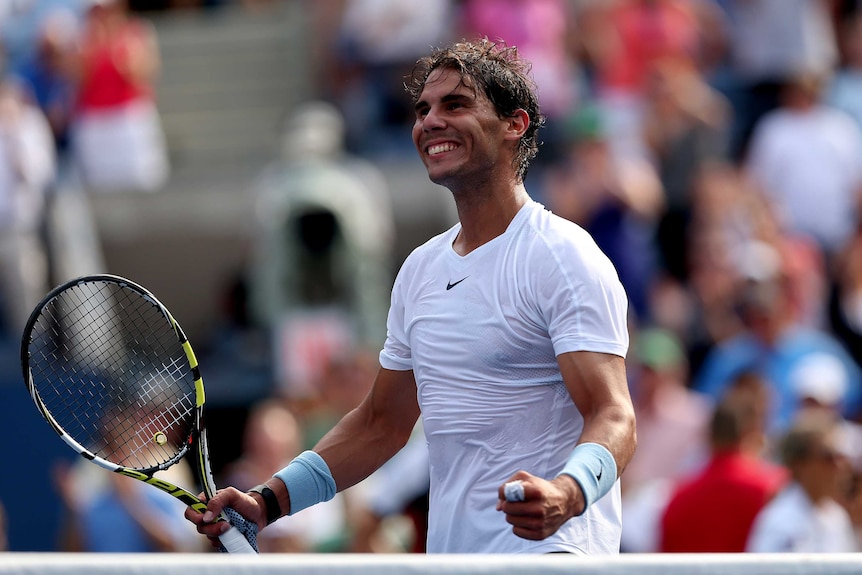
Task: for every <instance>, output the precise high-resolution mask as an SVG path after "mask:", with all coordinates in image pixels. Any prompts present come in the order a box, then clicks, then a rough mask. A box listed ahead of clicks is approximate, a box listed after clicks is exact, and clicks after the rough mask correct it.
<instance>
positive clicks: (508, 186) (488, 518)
mask: <svg viewBox="0 0 862 575" xmlns="http://www.w3.org/2000/svg"><path fill="white" fill-rule="evenodd" d="M528 70H529V64H528V63H527V62H525V61H523V60H521V59H520V58H519V56H518V52H517V49H516V48H514V47H508V46H505V45H501V44H495V43H493V42H490V41H488V40H479V41H476V42H461V43H456V44H454V45H452V46H449V47H446V48H443V49H439V50H436V51H435V52H434V53H433V54H431V55H430V56H428V57H425V58H422V59H420V60H419V62H417V64H416V67H415V68H414V70H413V73H412V74H411V76H410V77H409V78H408V82H407V89H408V92H409V93H410V95H411V96H412V98H413V101H414V109H415V113H416V121H415V124H414V126H413V141H414V144H415V145H416V149H417V151H418V153H419V156H420V157H421V159H422V162H423V163H424V165H425V167H426V168H427V170H428V176H429V177H430V179H431V180H432V181H434V182H435V183H438V184H440V185H443V186H446V187H447V188H448V189H449V190H450V191H451V192H452V196H453V198H454V200H455V205H456V208H457V211H458V216H459V222H458V223H457V224H456V225H455V226H453V227H452V228H451V229H449V230H448V231H446V232H444V233H442V234H440V235H439V236H437V237H435V238H432V239H431V240H429V241H428V242H427V243H425V244H424V245H422V246H420V247H419V248H417V249H416V250H414V252H413V253H412V254H411V255H410V256H409V257H408V258H407V259H406V260H405V262H404V265H403V266H402V268H401V270H400V272H399V274H398V277H397V278H396V280H395V285H394V287H393V290H392V301H391V307H390V310H389V316H388V320H387V331H388V333H387V338H386V342H385V344H384V347H383V350H382V351H381V352H380V365H381V368H380V370H379V372H378V375H377V377H376V379H375V382H374V384H373V387H372V389H371V392H370V393H369V394H368V396H367V397H366V398H365V400H364V401H363V402H362V403H361V404H360V405H359V406H358V407H357V408H356V409H354V410H353V411H352V412H351V413H349V414H348V415H347V416H345V417H344V419H342V420H341V421H340V422H339V423H338V424H337V425H336V426H335V427H334V428H333V429H332V430H331V431H330V432H329V433H328V434H327V435H326V436H325V437H324V438H323V439H322V440H321V441H320V442H319V443H318V444H317V445H316V446H315V448H314V449H313V450H311V451H307V452H305V453H303V454H301V455H300V456H299V457H297V458H296V459H295V460H294V461H293V462H291V463H290V464H289V465H288V466H287V467H285V468H284V469H283V470H281V471H279V472H278V473H276V474H275V475H274V476H273V477H272V478H271V479H270V480H268V481H267V482H266V484H264V485H262V486H259V487H257V488H255V489H253V490H251V491H250V493H248V494H244V493H241V492H239V491H237V490H236V489H233V488H227V489H224V490H222V491H220V492H219V493H218V494H217V495H216V496H215V497H213V498H212V499H211V500H210V502H209V504H208V511H207V513H205V514H203V515H201V514H200V513H198V512H196V511H194V510H189V511H187V512H186V517H187V518H188V519H189V520H190V521H192V522H194V523H196V524H197V525H198V530H199V531H200V532H201V533H204V534H206V535H208V536H209V537H210V538H213V537H215V536H217V535H218V534H219V533H221V532H222V531H223V530H224V529H225V526H223V525H219V524H212V523H209V522H210V521H212V519H213V517H214V516H215V514H216V513H218V512H219V511H220V510H221V509H222V508H223V507H224V506H230V507H232V508H234V509H235V510H237V511H238V512H239V513H241V514H242V515H244V516H245V517H247V518H249V519H250V520H251V521H254V522H256V523H257V524H258V526H259V527H260V528H263V527H264V526H265V525H266V524H267V523H268V522H271V521H274V520H276V519H277V518H278V517H281V516H282V515H285V514H293V513H297V512H298V511H300V510H301V509H304V508H305V507H308V506H309V505H314V504H315V503H318V502H320V501H324V500H326V499H328V498H331V497H332V496H333V495H334V493H335V492H336V491H340V490H343V489H346V488H348V487H350V486H352V485H354V484H356V483H358V482H359V481H361V480H363V479H364V478H366V477H368V476H369V475H370V474H371V473H373V472H374V471H375V470H376V469H378V468H379V467H380V466H381V465H382V464H383V463H384V462H386V461H387V460H388V459H389V458H391V457H392V456H393V455H394V454H395V453H396V452H397V451H398V450H399V449H400V448H401V447H402V446H403V445H404V444H405V442H406V441H407V438H408V437H409V435H410V432H411V430H412V429H413V426H414V424H415V423H416V420H417V418H418V417H419V416H420V415H421V417H422V422H423V426H424V430H425V434H426V437H427V441H428V448H429V454H430V461H431V492H430V511H429V529H428V544H427V549H428V551H429V552H437V553H471V552H478V553H554V552H568V553H578V554H602V553H604V554H607V553H617V552H618V551H619V538H620V527H621V510H620V492H619V484H618V481H617V478H618V477H619V474H620V473H621V472H622V470H623V469H624V468H625V466H626V464H627V463H628V462H629V460H630V459H631V456H632V454H633V452H634V449H635V443H636V440H635V421H634V412H633V408H632V404H631V398H630V397H629V393H628V387H627V382H626V375H625V363H624V357H625V354H626V351H627V348H628V332H627V328H626V311H627V300H626V296H625V293H624V291H623V288H622V286H621V285H620V282H619V280H618V278H617V274H616V272H615V270H614V269H613V266H612V265H611V263H610V261H609V260H608V259H607V258H606V257H605V256H604V254H602V253H601V251H600V250H599V249H598V248H597V247H596V245H595V243H594V242H593V240H592V239H591V238H590V237H589V236H588V235H587V233H586V232H584V231H583V230H582V229H581V228H579V227H578V226H576V225H575V224H573V223H571V222H569V221H567V220H564V219H562V218H559V217H557V216H554V215H553V214H551V213H550V212H548V211H547V210H545V209H544V208H543V207H542V206H541V205H539V204H537V203H536V202H534V201H533V200H531V199H530V197H529V195H528V194H527V191H526V189H525V187H524V177H525V175H526V172H527V168H528V166H529V162H530V160H531V159H532V158H534V157H535V155H536V152H537V150H538V142H537V131H538V129H539V128H540V127H541V125H542V123H543V122H544V118H543V117H542V115H541V113H540V111H539V108H538V104H537V99H536V93H535V88H534V86H533V84H532V82H531V80H530V79H529V75H528Z"/></svg>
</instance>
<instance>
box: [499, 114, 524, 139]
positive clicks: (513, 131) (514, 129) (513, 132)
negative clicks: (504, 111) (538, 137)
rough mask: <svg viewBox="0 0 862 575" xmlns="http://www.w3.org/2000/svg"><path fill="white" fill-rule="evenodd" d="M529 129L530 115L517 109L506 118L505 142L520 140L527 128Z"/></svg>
mask: <svg viewBox="0 0 862 575" xmlns="http://www.w3.org/2000/svg"><path fill="white" fill-rule="evenodd" d="M529 127H530V115H529V114H527V111H526V110H524V109H522V108H518V109H517V110H515V111H514V112H513V113H512V115H511V116H507V117H506V134H505V138H506V139H507V140H520V139H521V136H523V135H524V132H526V131H527V128H529Z"/></svg>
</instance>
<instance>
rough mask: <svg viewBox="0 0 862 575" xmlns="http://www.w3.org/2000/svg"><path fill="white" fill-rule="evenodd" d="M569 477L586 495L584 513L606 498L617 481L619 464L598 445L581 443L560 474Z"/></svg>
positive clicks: (609, 453)
mask: <svg viewBox="0 0 862 575" xmlns="http://www.w3.org/2000/svg"><path fill="white" fill-rule="evenodd" d="M560 475H569V476H570V477H571V478H572V479H574V480H575V481H576V482H577V483H578V485H579V486H580V487H581V491H582V492H583V494H584V511H586V510H587V508H588V507H589V506H590V505H592V504H593V503H595V502H596V501H598V500H599V499H601V498H602V497H604V495H605V494H606V493H607V492H608V491H610V490H611V488H613V486H614V483H616V481H617V462H616V460H615V459H614V456H613V455H611V452H610V451H608V450H607V449H606V448H605V447H604V446H602V445H599V444H598V443H581V444H580V445H578V446H576V447H575V449H574V450H572V454H571V455H570V456H569V460H568V461H567V462H566V465H565V466H563V469H562V471H560V473H559V474H558V477H559V476H560Z"/></svg>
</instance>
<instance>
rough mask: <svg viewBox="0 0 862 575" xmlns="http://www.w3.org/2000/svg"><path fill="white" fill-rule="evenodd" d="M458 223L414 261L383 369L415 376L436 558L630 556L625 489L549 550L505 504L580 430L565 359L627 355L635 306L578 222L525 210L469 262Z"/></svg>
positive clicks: (396, 305)
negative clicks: (514, 487) (520, 526)
mask: <svg viewBox="0 0 862 575" xmlns="http://www.w3.org/2000/svg"><path fill="white" fill-rule="evenodd" d="M459 230H460V224H456V225H455V226H454V227H452V228H451V229H449V230H448V231H446V232H444V233H443V234H441V235H439V236H437V237H435V238H433V239H431V240H429V241H428V242H427V243H425V244H424V245H422V246H420V247H419V248H417V249H416V250H414V252H413V253H412V254H411V255H410V256H409V257H408V258H407V260H406V261H405V262H404V265H403V266H402V268H401V271H400V272H399V274H398V277H397V278H396V280H395V285H394V287H393V290H392V305H391V308H390V312H389V317H388V320H387V330H388V333H387V339H386V343H385V344H384V348H383V350H382V351H381V353H380V362H381V365H382V366H383V367H384V368H386V369H392V370H411V369H412V370H413V372H414V376H415V379H416V384H417V393H418V401H419V406H420V408H421V410H422V419H423V425H424V428H425V434H426V437H427V441H428V448H429V453H430V461H431V466H430V468H431V488H430V489H431V491H430V512H429V531H428V547H427V548H428V552H429V553H544V552H551V551H569V552H573V553H585V554H600V553H617V552H618V551H619V540H620V528H621V512H620V492H619V485H617V486H615V488H614V489H613V490H611V492H610V493H608V494H607V495H606V496H605V497H604V498H602V499H601V500H600V501H598V502H596V503H595V504H594V505H592V506H591V507H590V508H589V509H588V510H587V511H586V513H584V514H583V515H582V516H580V517H576V518H573V519H572V520H570V521H569V522H567V523H566V524H565V525H564V526H563V527H562V528H561V529H560V530H559V531H558V532H557V533H556V534H554V535H553V536H551V537H549V538H548V539H545V540H544V541H538V542H534V541H527V540H525V539H521V538H519V537H517V536H515V535H514V534H513V533H512V530H511V526H510V525H509V524H508V523H506V520H505V516H504V514H503V513H501V512H498V511H497V510H496V508H495V506H496V503H497V489H498V487H499V486H500V485H501V484H502V483H503V482H504V481H506V480H507V479H508V478H509V477H510V476H511V475H512V474H514V473H515V472H516V471H518V470H521V469H523V470H526V471H528V472H530V473H532V474H534V475H537V476H540V477H544V478H546V479H552V478H553V477H555V476H556V475H557V474H558V473H559V471H560V469H561V468H562V467H563V465H564V464H565V462H566V460H567V458H568V456H569V454H570V453H571V451H572V449H573V448H574V446H575V444H576V443H577V440H578V438H579V437H580V434H581V430H582V429H583V424H584V421H583V417H582V415H581V414H580V413H579V412H578V410H577V408H576V407H575V405H574V403H573V401H572V399H571V396H570V395H569V393H568V391H567V389H566V387H565V385H564V384H563V380H562V376H561V375H560V371H559V366H558V364H557V360H556V357H557V355H559V354H562V353H565V352H572V351H594V352H603V353H609V354H614V355H619V356H623V357H624V356H625V354H626V351H627V348H628V331H627V327H626V311H627V300H626V296H625V293H624V290H623V288H622V285H621V284H620V282H619V279H618V277H617V274H616V271H615V270H614V268H613V266H612V264H611V263H610V261H609V260H608V258H607V257H605V255H604V254H602V253H601V251H600V250H599V249H598V247H597V246H596V244H595V242H594V241H593V240H592V238H590V236H589V235H588V234H587V233H586V232H585V231H584V230H583V229H581V228H580V227H579V226H577V225H576V224H574V223H572V222H569V221H567V220H565V219H563V218H560V217H557V216H555V215H553V214H551V213H550V212H548V211H547V210H545V209H544V207H543V206H541V205H540V204H538V203H535V202H532V201H531V202H528V203H527V204H526V205H525V206H524V207H523V208H522V209H521V210H520V211H519V212H518V214H517V215H516V216H515V218H514V219H513V220H512V222H511V223H510V225H509V227H508V229H507V230H506V232H505V233H504V234H502V235H500V236H498V237H497V238H495V239H493V240H491V241H490V242H488V243H486V244H484V245H482V246H481V247H479V248H477V249H475V250H473V251H472V252H470V253H469V254H467V255H466V256H460V255H458V254H457V253H456V252H455V251H454V250H453V249H452V243H453V241H454V239H455V237H456V236H457V234H458V232H459Z"/></svg>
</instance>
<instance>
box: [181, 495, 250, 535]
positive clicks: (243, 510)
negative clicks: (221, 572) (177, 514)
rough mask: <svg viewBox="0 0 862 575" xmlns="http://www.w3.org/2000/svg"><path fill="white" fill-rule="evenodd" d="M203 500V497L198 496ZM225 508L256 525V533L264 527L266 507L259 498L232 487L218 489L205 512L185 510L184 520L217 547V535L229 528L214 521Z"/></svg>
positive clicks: (224, 523)
mask: <svg viewBox="0 0 862 575" xmlns="http://www.w3.org/2000/svg"><path fill="white" fill-rule="evenodd" d="M200 497H201V500H203V497H204V495H203V494H201V495H200ZM225 507H230V508H231V509H233V510H234V511H236V512H237V513H239V514H240V515H242V516H243V517H245V518H246V519H248V520H249V521H253V522H254V523H256V524H257V528H258V531H260V530H261V529H263V528H264V527H266V507H265V505H264V504H263V501H262V500H261V499H259V498H255V497H252V496H251V495H249V494H248V493H243V492H242V491H239V490H238V489H236V488H234V487H226V488H225V489H219V490H218V491H217V492H216V494H215V495H214V496H213V497H212V499H210V500H209V501H208V502H207V510H206V512H204V513H199V512H197V511H195V510H194V509H192V508H191V507H187V508H186V512H185V518H186V519H188V520H189V521H191V522H192V523H194V524H195V525H196V526H197V530H198V533H200V534H201V535H206V536H207V538H208V539H209V540H210V544H211V545H212V546H213V547H219V546H220V545H221V544H220V543H219V539H218V538H219V535H221V534H222V533H224V532H225V531H227V530H228V529H229V528H230V524H229V523H228V522H227V521H215V520H216V519H217V518H218V516H219V515H220V514H221V512H222V510H223V509H224V508H225Z"/></svg>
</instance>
